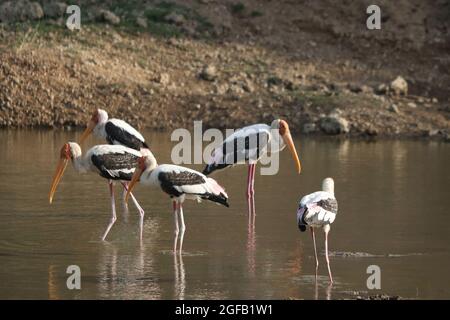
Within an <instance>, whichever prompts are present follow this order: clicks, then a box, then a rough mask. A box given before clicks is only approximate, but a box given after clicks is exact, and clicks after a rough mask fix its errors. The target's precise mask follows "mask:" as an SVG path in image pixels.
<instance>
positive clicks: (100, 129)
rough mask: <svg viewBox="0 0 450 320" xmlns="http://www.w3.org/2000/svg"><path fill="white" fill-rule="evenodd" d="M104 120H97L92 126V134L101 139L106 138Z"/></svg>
mask: <svg viewBox="0 0 450 320" xmlns="http://www.w3.org/2000/svg"><path fill="white" fill-rule="evenodd" d="M105 125H106V120H105V121H103V122H99V123H98V124H97V125H96V126H95V128H94V130H93V131H94V135H95V136H96V137H98V138H101V139H106V130H105Z"/></svg>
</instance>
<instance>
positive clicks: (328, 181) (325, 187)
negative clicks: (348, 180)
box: [322, 177, 334, 195]
mask: <svg viewBox="0 0 450 320" xmlns="http://www.w3.org/2000/svg"><path fill="white" fill-rule="evenodd" d="M322 191H326V192H328V193H331V194H332V195H334V180H333V178H330V177H328V178H325V179H323V181H322Z"/></svg>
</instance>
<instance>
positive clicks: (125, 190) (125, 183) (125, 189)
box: [121, 182, 128, 206]
mask: <svg viewBox="0 0 450 320" xmlns="http://www.w3.org/2000/svg"><path fill="white" fill-rule="evenodd" d="M121 183H122V185H123V192H122V199H123V200H124V201H123V203H124V204H125V205H126V206H128V203H127V202H126V201H125V197H126V195H127V191H128V182H121Z"/></svg>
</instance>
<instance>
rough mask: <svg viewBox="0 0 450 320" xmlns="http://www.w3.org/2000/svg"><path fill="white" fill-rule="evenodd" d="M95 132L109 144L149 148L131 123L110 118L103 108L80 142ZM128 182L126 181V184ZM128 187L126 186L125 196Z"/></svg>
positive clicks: (92, 119) (137, 148) (93, 119)
mask: <svg viewBox="0 0 450 320" xmlns="http://www.w3.org/2000/svg"><path fill="white" fill-rule="evenodd" d="M91 133H94V136H96V137H97V138H100V139H106V141H107V142H108V143H109V144H112V145H122V146H125V147H128V148H131V149H134V150H137V151H140V150H141V149H148V148H149V147H148V145H147V143H146V142H145V139H144V137H143V136H142V134H141V133H139V132H138V131H137V130H136V129H135V128H133V127H132V126H131V125H130V124H129V123H127V122H125V121H123V120H120V119H114V118H113V119H108V113H107V112H106V111H105V110H103V109H96V110H95V111H94V113H93V114H92V117H91V119H90V120H89V122H88V125H87V127H86V129H85V130H84V132H83V134H82V135H81V138H80V144H81V145H82V144H83V142H84V141H85V140H86V139H87V137H88V136H89V135H90V134H91ZM127 185H128V183H127V182H125V186H127ZM125 192H126V188H124V193H123V195H124V197H125Z"/></svg>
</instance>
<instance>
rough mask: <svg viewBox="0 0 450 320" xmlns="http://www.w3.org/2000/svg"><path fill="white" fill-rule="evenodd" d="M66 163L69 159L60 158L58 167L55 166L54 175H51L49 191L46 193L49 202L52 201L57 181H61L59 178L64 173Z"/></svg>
mask: <svg viewBox="0 0 450 320" xmlns="http://www.w3.org/2000/svg"><path fill="white" fill-rule="evenodd" d="M68 163H69V159H66V158H61V159H60V160H59V163H58V167H57V168H56V171H55V175H54V176H53V180H52V186H51V188H50V193H49V194H48V201H49V203H52V201H53V195H54V194H55V192H56V188H57V187H58V184H59V181H61V178H62V176H63V174H64V171H65V170H66V167H67V164H68Z"/></svg>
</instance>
